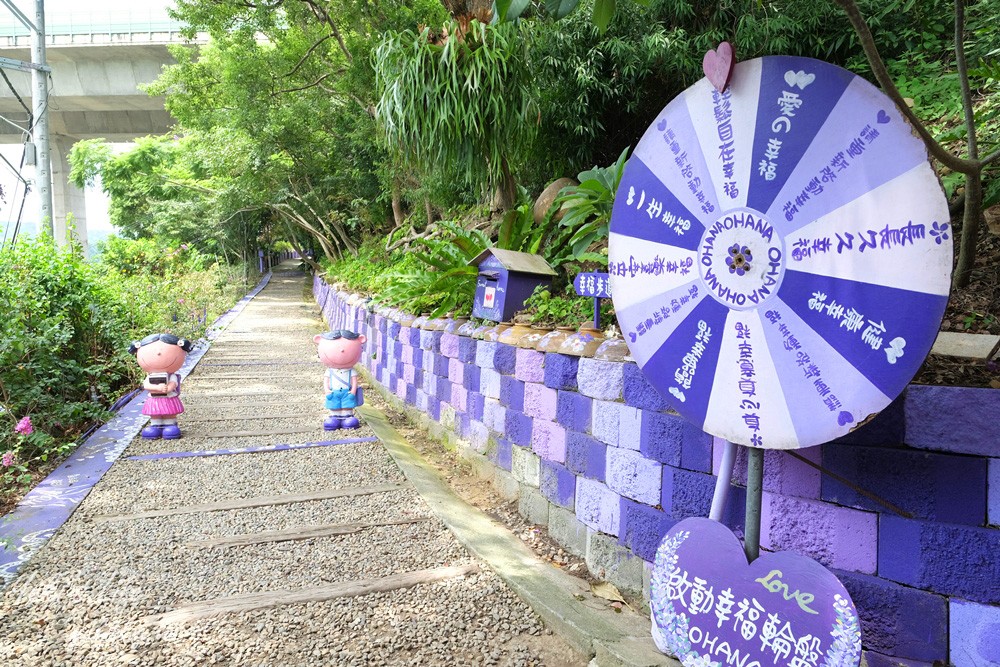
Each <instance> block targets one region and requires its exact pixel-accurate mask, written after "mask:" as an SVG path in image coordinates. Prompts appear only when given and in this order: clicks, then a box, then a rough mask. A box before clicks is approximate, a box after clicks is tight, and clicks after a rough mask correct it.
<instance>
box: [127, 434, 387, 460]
mask: <svg viewBox="0 0 1000 667" xmlns="http://www.w3.org/2000/svg"><path fill="white" fill-rule="evenodd" d="M377 441H378V438H374V437H371V438H347V439H346V440H320V441H319V442H300V443H293V444H280V445H261V446H260V447H241V448H239V449H206V450H202V451H193V452H165V453H163V454H143V455H141V456H129V457H128V460H129V461H155V460H157V459H185V458H191V457H195V456H224V455H226V454H256V453H258V452H282V451H285V450H286V449H308V448H310V447H329V446H331V445H353V444H356V443H359V442H377Z"/></svg>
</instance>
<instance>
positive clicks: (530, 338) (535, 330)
mask: <svg viewBox="0 0 1000 667" xmlns="http://www.w3.org/2000/svg"><path fill="white" fill-rule="evenodd" d="M550 333H552V329H551V328H550V327H539V326H533V327H531V331H529V332H528V333H527V334H525V335H524V336H522V337H521V340H519V341H517V346H518V347H523V348H525V349H527V350H534V349H536V348H537V346H538V343H539V341H541V340H542V338H544V337H545V336H547V335H548V334H550Z"/></svg>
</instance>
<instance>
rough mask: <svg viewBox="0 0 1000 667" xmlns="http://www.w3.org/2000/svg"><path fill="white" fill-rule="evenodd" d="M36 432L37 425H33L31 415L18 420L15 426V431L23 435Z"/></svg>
mask: <svg viewBox="0 0 1000 667" xmlns="http://www.w3.org/2000/svg"><path fill="white" fill-rule="evenodd" d="M34 432H35V427H34V426H32V425H31V417H27V416H26V417H24V418H22V419H21V421H19V422H17V426H15V427H14V433H20V434H21V435H31V434H32V433H34Z"/></svg>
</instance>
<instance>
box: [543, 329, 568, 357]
mask: <svg viewBox="0 0 1000 667" xmlns="http://www.w3.org/2000/svg"><path fill="white" fill-rule="evenodd" d="M575 332H576V327H556V330H555V331H550V332H549V333H547V334H545V335H544V336H542V337H541V338H540V339H539V341H538V343H537V344H536V345H535V349H536V350H538V351H539V352H558V351H559V347H560V346H561V345H562V344H563V342H564V341H565V340H566V339H567V338H569V337H570V336H572V335H573V334H574V333H575Z"/></svg>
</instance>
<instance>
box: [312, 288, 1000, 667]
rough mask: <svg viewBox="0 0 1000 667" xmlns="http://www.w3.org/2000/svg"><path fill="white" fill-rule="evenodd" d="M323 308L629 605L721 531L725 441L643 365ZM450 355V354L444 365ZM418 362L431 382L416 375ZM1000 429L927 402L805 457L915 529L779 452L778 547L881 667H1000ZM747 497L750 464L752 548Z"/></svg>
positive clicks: (983, 397) (920, 400)
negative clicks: (808, 566) (678, 551)
mask: <svg viewBox="0 0 1000 667" xmlns="http://www.w3.org/2000/svg"><path fill="white" fill-rule="evenodd" d="M313 293H314V295H315V297H316V300H317V302H318V303H319V304H320V305H321V307H322V308H323V311H324V313H326V314H327V319H328V322H330V324H331V325H333V326H335V327H337V328H340V327H345V326H347V327H353V328H354V329H355V330H356V331H361V332H363V333H365V335H367V336H368V339H369V340H370V341H371V343H370V346H371V347H370V348H369V352H370V356H369V357H368V358H367V359H366V360H365V362H364V363H365V366H366V368H367V370H368V371H369V372H370V375H371V377H373V378H375V379H376V380H378V381H380V382H383V384H385V383H386V380H387V379H388V378H392V384H391V385H389V386H387V387H386V388H387V389H389V390H390V391H391V392H395V393H397V395H400V396H402V397H406V398H407V399H408V398H409V397H410V396H411V392H410V390H411V389H413V393H412V395H413V396H415V397H416V400H415V401H411V403H412V404H415V405H416V406H417V407H418V409H420V410H423V411H424V412H426V413H427V414H428V415H429V416H430V417H431V418H432V419H434V420H436V421H440V422H441V423H442V424H443V425H444V426H445V427H446V428H449V429H451V430H453V431H454V432H455V433H456V434H457V435H458V437H459V438H460V439H461V440H463V441H465V442H466V443H467V444H468V446H469V448H470V449H475V448H476V447H475V446H474V445H476V444H478V443H481V442H483V441H488V442H491V443H497V446H496V447H495V448H492V449H491V448H489V447H488V448H487V450H486V452H487V458H488V460H490V461H493V462H494V464H496V465H498V467H501V468H503V469H509V470H510V471H511V474H512V476H513V478H514V479H516V480H517V482H518V483H519V484H520V488H521V489H524V490H525V493H526V494H533V496H532V497H533V498H535V499H536V500H537V496H538V495H539V494H540V495H541V496H542V498H544V499H545V500H546V501H547V502H548V503H549V510H550V511H549V512H548V516H549V522H550V529H551V530H550V532H551V533H552V534H558V535H571V534H577V533H583V532H585V533H586V541H585V542H586V544H585V545H582V544H580V543H579V542H578V543H576V544H575V545H574V546H573V547H572V548H571V549H570V550H571V551H574V553H576V552H580V551H582V550H583V547H584V546H585V549H586V552H587V559H588V565H589V566H590V567H591V569H592V571H595V572H598V571H604V572H605V573H607V576H608V579H609V580H611V581H612V582H613V583H615V584H616V585H618V586H619V588H627V589H631V590H633V591H636V592H638V591H640V590H642V589H643V578H642V575H641V572H639V574H638V575H636V572H637V569H636V568H634V567H628V566H626V565H627V564H626V562H625V561H627V560H629V559H634V560H638V559H640V558H641V559H643V560H645V561H647V563H648V562H649V561H651V560H652V559H653V555H654V554H655V553H656V549H657V546H658V545H659V542H660V537H661V536H662V535H663V534H664V533H666V532H667V531H668V530H669V529H670V528H671V527H672V526H673V525H674V524H676V523H677V522H678V521H679V520H681V519H684V518H685V517H689V516H707V514H708V509H709V503H710V501H711V496H712V490H713V487H714V485H715V475H714V473H715V472H716V469H713V459H714V458H715V457H714V454H715V452H714V451H713V450H714V443H713V439H712V438H711V437H710V436H707V435H706V434H704V433H702V432H701V431H700V430H699V429H697V428H695V427H693V426H691V425H690V424H689V423H688V422H687V421H685V420H684V419H682V418H681V417H679V416H678V415H676V414H674V413H671V412H669V411H668V409H667V406H666V404H665V403H664V402H663V401H662V399H661V398H660V397H659V396H658V395H657V394H656V392H655V391H653V390H652V388H651V387H650V386H649V385H648V383H646V382H645V380H644V379H643V377H642V373H641V371H639V369H638V368H637V367H636V365H635V364H634V363H618V362H611V361H600V360H595V359H587V358H581V359H577V358H573V357H566V356H564V355H559V354H555V353H549V354H546V353H542V352H536V351H534V350H524V349H517V348H514V347H511V346H509V345H505V344H502V343H495V342H484V341H480V340H474V339H471V338H467V337H464V336H460V337H458V342H457V344H456V341H455V340H453V338H447V339H445V338H441V337H437V338H435V337H434V336H433V335H431V334H433V333H434V332H428V331H420V330H413V329H411V328H410V327H405V326H401V325H400V324H399V322H398V321H393V319H395V320H398V319H399V315H400V314H399V313H393V312H390V311H389V310H388V309H379V310H377V311H376V312H371V311H369V310H367V308H366V306H367V302H366V301H364V300H363V299H362V298H361V297H360V296H359V295H356V294H354V295H351V294H346V293H343V292H340V291H338V290H337V289H336V288H333V287H331V286H330V285H327V284H326V283H324V282H323V281H322V280H321V279H318V278H317V279H316V280H315V281H314V284H313ZM449 336H450V334H449ZM435 341H437V342H438V343H439V347H438V350H440V352H441V354H439V353H438V350H433V349H430V348H431V347H433V345H434V343H435ZM421 342H424V343H425V347H424V348H423V349H421ZM459 351H461V354H459ZM417 360H419V362H418V361H417ZM417 363H419V364H420V368H421V374H420V376H419V379H418V377H417V374H416V373H413V374H408V373H407V372H406V368H407V366H416V364H417ZM400 368H402V370H399V369H400ZM411 378H412V381H411ZM476 381H478V385H477V384H476ZM457 382H458V383H460V384H456V383H457ZM456 386H461V387H462V389H463V390H464V391H463V392H458V393H457V394H456V393H455V391H454V390H453V387H456ZM997 415H1000V391H997V390H987V389H962V388H948V387H921V386H915V385H914V386H911V387H909V389H908V390H907V392H906V393H905V394H904V396H903V397H901V398H900V399H898V400H897V401H895V402H893V404H892V405H890V406H889V407H888V408H887V409H886V410H885V411H884V412H883V413H882V414H881V415H879V417H878V418H877V419H875V420H874V421H873V422H872V423H871V424H869V425H867V426H865V427H864V428H862V429H859V430H857V431H854V432H852V433H850V434H849V435H847V436H845V437H844V438H841V439H840V440H839V441H838V442H837V443H831V444H826V445H822V446H820V447H813V448H810V449H808V450H803V451H801V452H800V454H802V455H803V456H805V457H806V458H807V459H808V460H810V461H812V462H814V463H817V464H819V465H822V466H825V467H826V468H828V469H830V470H831V471H833V472H836V473H837V474H839V475H840V476H842V477H844V478H846V479H848V480H850V481H851V482H852V483H853V484H855V485H857V486H860V487H862V488H864V489H866V490H868V491H870V492H873V493H876V494H878V495H879V496H881V497H882V498H884V499H886V500H887V501H889V502H890V503H892V504H894V505H896V506H898V507H900V508H902V509H903V510H904V511H906V512H908V513H910V514H911V515H912V518H903V517H900V516H898V515H896V514H894V513H893V512H892V511H890V510H888V509H886V507H885V506H884V505H881V504H879V503H875V502H872V501H871V500H870V499H869V498H868V497H866V496H864V495H863V494H859V493H858V492H857V491H856V490H855V489H854V488H852V487H850V486H847V485H844V484H842V483H841V482H839V481H837V480H835V479H833V478H832V477H829V476H826V475H822V474H820V473H819V472H818V471H816V470H815V469H814V468H811V467H809V466H807V465H805V464H804V463H802V462H801V461H799V460H797V459H795V458H793V457H791V456H790V455H789V454H788V453H785V452H779V451H773V452H768V453H767V457H766V461H765V506H764V514H765V516H764V519H765V520H764V525H763V527H762V528H763V529H762V535H761V538H762V539H761V541H762V544H763V545H764V547H765V550H766V549H774V550H784V551H791V552H794V553H798V554H801V555H804V556H808V557H810V558H813V559H815V560H817V561H819V562H820V563H822V564H824V565H826V566H827V567H830V568H834V569H835V570H836V571H837V575H838V577H839V578H840V579H841V581H842V582H843V583H844V585H845V587H846V588H847V590H848V591H849V592H850V593H851V595H852V597H853V599H854V602H855V604H856V606H857V609H858V613H859V616H860V620H861V631H862V641H863V644H864V648H865V655H866V656H868V660H869V664H870V665H874V664H878V665H889V664H894V665H899V664H904V665H913V666H915V667H916V666H918V665H929V664H931V663H935V662H939V663H941V662H949V661H950V662H951V663H952V664H954V665H957V666H959V667H964V666H966V665H968V666H970V667H971V666H973V665H976V666H978V667H983V666H985V665H998V666H1000V640H998V639H997V637H1000V556H998V554H1000V529H998V528H997V524H1000V419H997ZM745 480H746V459H745V457H741V458H740V459H739V460H738V461H737V469H736V470H735V471H734V474H733V479H732V485H733V487H734V488H733V490H732V493H731V494H730V503H729V507H728V508H727V511H726V513H725V515H724V516H725V517H726V518H725V520H724V523H726V525H728V526H729V527H730V528H731V529H733V530H734V531H736V532H737V534H741V533H740V530H741V528H742V520H743V518H742V514H743V507H742V505H743V503H744V498H745V497H746V494H745V490H744V486H745V483H746V482H745ZM990 480H992V481H993V483H992V484H989V481H990ZM567 515H569V516H571V517H573V519H572V520H573V521H574V523H573V526H572V530H570V529H568V528H567V526H566V525H565V521H566V516H567ZM556 522H559V523H558V525H557V524H556ZM581 540H582V538H581ZM609 543H610V544H614V543H617V545H619V546H620V547H621V548H620V549H618V550H617V551H616V550H614V549H610V548H607V546H608V544H609ZM623 554H626V555H623ZM640 562H641V561H640ZM949 647H950V648H949Z"/></svg>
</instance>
